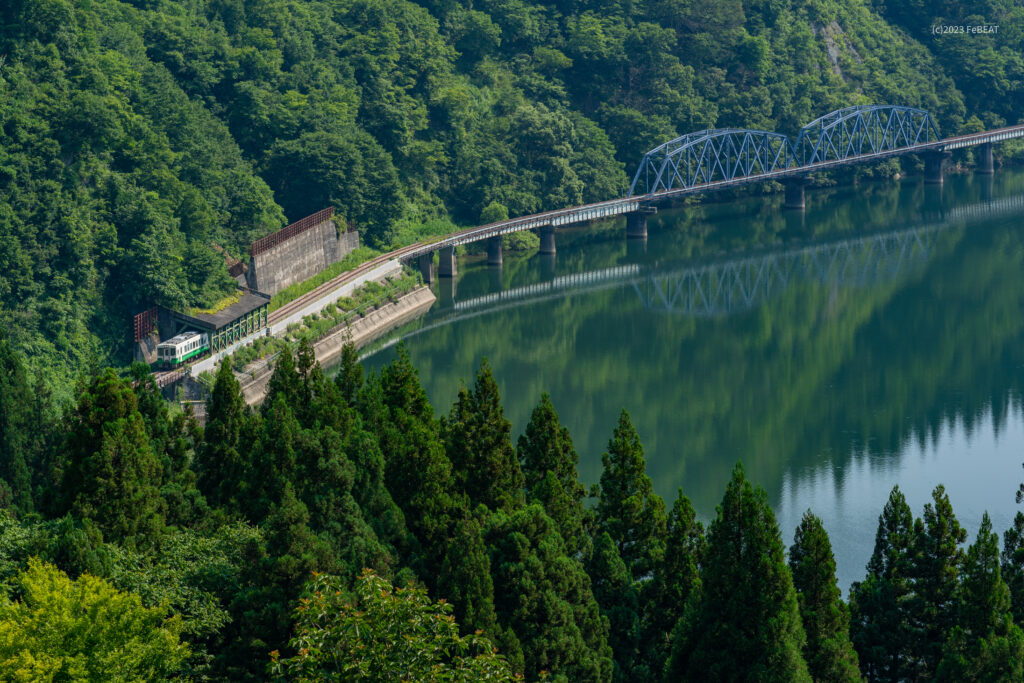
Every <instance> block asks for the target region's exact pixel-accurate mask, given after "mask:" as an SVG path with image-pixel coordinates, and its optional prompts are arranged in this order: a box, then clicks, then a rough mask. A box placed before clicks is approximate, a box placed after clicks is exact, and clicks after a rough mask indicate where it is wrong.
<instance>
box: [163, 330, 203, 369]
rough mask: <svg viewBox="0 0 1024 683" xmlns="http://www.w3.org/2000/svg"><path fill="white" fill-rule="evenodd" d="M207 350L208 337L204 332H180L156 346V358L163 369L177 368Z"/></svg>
mask: <svg viewBox="0 0 1024 683" xmlns="http://www.w3.org/2000/svg"><path fill="white" fill-rule="evenodd" d="M209 350H210V337H209V335H207V334H206V333H205V332H202V333H200V332H182V333H181V334H179V335H177V336H175V337H171V338H170V339H168V340H167V341H165V342H160V343H159V344H157V346H156V357H157V362H159V363H160V365H162V366H163V367H165V368H177V367H180V366H181V364H182V363H186V362H188V361H190V360H191V359H193V358H195V357H196V356H199V355H201V354H203V353H206V352H207V351H209Z"/></svg>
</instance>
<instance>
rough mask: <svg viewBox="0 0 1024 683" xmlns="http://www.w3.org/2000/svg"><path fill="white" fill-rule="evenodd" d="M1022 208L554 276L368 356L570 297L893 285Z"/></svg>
mask: <svg viewBox="0 0 1024 683" xmlns="http://www.w3.org/2000/svg"><path fill="white" fill-rule="evenodd" d="M1015 212H1021V213H1024V194H1020V195H1014V196H1012V197H1005V198H1000V199H996V200H991V201H984V202H978V203H975V204H967V205H962V206H958V207H954V208H952V209H950V210H948V211H945V212H943V213H942V214H941V217H937V218H938V220H937V221H934V222H929V223H925V224H920V225H916V226H913V227H909V228H906V229H903V230H891V231H885V232H876V233H869V234H865V235H861V236H858V237H851V238H847V239H839V240H831V241H824V242H820V243H816V244H810V245H804V246H801V247H797V248H792V247H790V248H781V249H774V250H768V251H764V252H761V253H757V254H750V255H744V256H739V257H732V258H724V259H720V260H717V261H711V262H702V263H691V264H681V265H672V266H663V265H658V264H654V265H640V264H626V265H619V266H612V267H610V268H601V269H597V270H591V271H586V272H583V273H573V274H569V275H560V276H558V277H554V278H552V279H551V280H546V281H544V282H537V283H534V284H530V285H525V286H522V287H514V288H511V289H507V290H502V291H498V292H491V293H489V294H484V295H482V296H477V297H473V298H470V299H465V300H463V301H454V302H453V304H452V305H451V307H450V308H448V309H446V310H442V311H439V312H437V313H435V314H432V315H431V320H430V321H429V322H428V323H427V324H425V325H421V326H420V327H419V328H416V329H413V330H408V331H407V332H406V333H405V334H401V333H399V335H398V336H396V337H395V338H394V339H391V340H389V341H387V342H385V343H384V344H382V345H380V346H376V348H374V347H371V348H370V349H367V355H368V354H369V353H373V352H375V351H376V350H378V349H380V348H385V347H387V346H390V345H392V344H394V343H396V342H397V341H398V340H399V339H401V338H406V337H410V336H414V335H416V334H420V333H422V332H426V331H427V330H431V329H434V328H437V327H441V326H443V325H448V324H451V323H453V322H457V321H459V320H465V319H469V318H473V317H476V316H479V315H484V314H487V313H493V312H497V311H501V310H506V309H509V308H514V307H518V306H522V305H525V304H533V303H539V302H542V301H546V300H549V299H558V298H562V297H564V296H566V295H568V294H576V293H588V292H595V291H600V290H604V289H613V288H622V287H632V289H633V290H634V291H635V292H636V294H637V295H638V296H639V298H640V301H641V302H642V303H643V305H644V307H645V308H647V309H649V310H652V311H658V312H663V313H671V314H678V315H686V316H699V317H707V316H717V315H729V314H731V313H736V312H739V311H743V310H749V309H751V308H753V307H754V306H755V305H756V304H758V303H759V302H761V301H765V300H767V299H770V298H772V297H774V296H778V295H779V294H781V293H782V292H783V291H785V290H786V289H787V288H788V287H789V286H791V285H793V284H796V283H809V284H820V285H826V286H834V287H837V288H845V287H864V286H869V285H874V284H881V283H884V282H890V281H893V280H895V279H896V278H898V277H900V276H901V275H903V274H907V273H909V272H912V270H913V269H915V268H917V267H919V266H922V265H924V264H926V263H927V262H928V260H929V259H930V258H931V254H932V251H933V247H934V245H935V241H936V238H937V236H938V234H939V233H941V232H942V230H944V229H945V228H948V227H950V226H953V225H964V224H968V223H972V222H975V221H979V220H983V219H986V218H995V217H998V216H1002V215H1008V214H1012V213H1015Z"/></svg>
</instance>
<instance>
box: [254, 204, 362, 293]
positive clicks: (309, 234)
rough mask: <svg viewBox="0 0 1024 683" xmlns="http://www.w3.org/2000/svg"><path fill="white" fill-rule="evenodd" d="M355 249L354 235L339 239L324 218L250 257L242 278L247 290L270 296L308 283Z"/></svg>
mask: <svg viewBox="0 0 1024 683" xmlns="http://www.w3.org/2000/svg"><path fill="white" fill-rule="evenodd" d="M287 229H288V228H285V230H287ZM358 246H359V233H358V232H356V231H354V230H353V231H351V232H343V233H341V234H340V235H339V234H338V229H337V227H336V226H335V224H334V221H333V220H331V219H329V218H328V219H327V220H324V221H321V222H319V223H317V224H316V225H314V226H312V227H310V228H308V229H305V230H303V231H302V232H299V233H298V234H296V235H294V236H292V237H289V238H288V239H286V240H284V241H283V242H281V243H279V244H277V245H275V246H273V247H270V248H269V249H266V250H265V251H260V252H258V253H254V254H253V256H252V259H251V260H250V261H249V271H248V272H247V273H246V274H245V278H246V281H247V282H248V284H249V287H250V288H252V289H255V290H256V291H258V292H264V293H266V294H270V295H274V294H277V293H278V292H280V291H281V290H282V289H284V288H285V287H287V286H289V285H292V284H295V283H296V282H302V281H303V280H308V279H309V278H311V277H313V276H314V275H316V274H317V273H319V272H320V271H322V270H323V269H324V268H327V267H328V266H330V265H331V264H332V263H335V262H337V261H340V260H341V259H342V258H344V257H345V255H347V254H349V253H351V252H352V251H353V250H355V249H356V248H357V247H358Z"/></svg>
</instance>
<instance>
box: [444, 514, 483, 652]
mask: <svg viewBox="0 0 1024 683" xmlns="http://www.w3.org/2000/svg"><path fill="white" fill-rule="evenodd" d="M481 515H482V516H486V511H481ZM481 534H482V529H481V527H480V524H479V523H478V522H477V521H476V520H475V519H462V520H460V521H459V522H458V524H457V525H456V527H455V535H454V537H453V538H452V540H451V542H450V543H449V544H448V552H447V554H446V556H445V559H444V564H443V565H442V566H441V575H440V578H439V580H438V593H439V594H440V595H442V596H444V597H445V598H447V599H448V601H449V602H451V603H452V606H453V607H454V608H455V620H456V621H457V622H458V623H459V624H461V625H462V628H463V631H465V632H467V633H472V632H474V631H477V630H479V631H483V632H484V634H485V635H487V636H488V637H493V636H494V635H496V634H497V633H498V623H497V617H496V616H495V613H494V582H493V581H492V580H491V560H490V557H489V556H488V554H487V546H486V545H485V544H484V541H483V536H482V535H481Z"/></svg>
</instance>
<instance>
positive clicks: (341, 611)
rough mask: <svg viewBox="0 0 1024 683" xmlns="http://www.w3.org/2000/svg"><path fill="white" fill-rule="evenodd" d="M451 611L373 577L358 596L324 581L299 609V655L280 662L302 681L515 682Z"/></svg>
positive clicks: (419, 592) (294, 643) (366, 576)
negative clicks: (463, 634) (462, 632)
mask: <svg viewBox="0 0 1024 683" xmlns="http://www.w3.org/2000/svg"><path fill="white" fill-rule="evenodd" d="M451 611H452V607H451V605H448V604H446V603H445V602H444V601H441V602H439V603H433V602H431V601H430V599H429V598H428V597H427V594H426V591H425V590H423V589H422V588H416V587H413V586H410V587H408V588H398V589H393V588H392V587H391V584H390V583H388V582H387V581H385V580H383V579H381V578H380V577H378V576H377V575H375V574H374V573H373V572H371V571H369V570H367V571H364V572H363V574H362V575H361V576H360V577H359V579H358V580H357V581H356V584H355V590H354V591H353V593H349V592H348V591H346V590H345V588H344V585H343V584H342V583H341V581H339V580H338V579H337V578H336V577H332V576H328V575H317V576H315V577H314V578H313V580H312V581H310V583H309V584H308V586H307V588H306V592H305V595H304V597H303V598H302V599H301V600H300V601H299V606H298V607H297V608H296V611H295V616H296V622H297V623H296V635H295V637H294V638H292V640H291V641H290V643H289V646H290V647H291V648H292V649H293V650H294V651H295V652H296V653H297V654H295V656H293V657H290V658H287V659H282V658H281V656H280V654H279V653H278V652H276V651H275V652H273V653H271V654H272V656H273V668H274V671H275V673H277V674H279V675H283V676H286V677H287V678H288V680H294V681H380V682H382V683H383V682H384V681H398V680H410V681H426V680H430V681H452V682H456V681H465V682H466V683H471V682H475V681H512V680H517V679H518V677H517V676H513V674H512V672H511V670H510V668H509V666H508V663H507V662H506V661H505V660H504V658H503V657H501V656H499V655H498V654H497V653H496V652H495V651H494V649H493V646H492V645H491V643H490V642H489V641H488V640H487V639H486V638H483V637H481V636H479V635H471V636H467V637H461V636H460V635H459V626H458V624H456V623H455V620H454V619H453V618H452V617H451V616H450V613H451Z"/></svg>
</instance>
